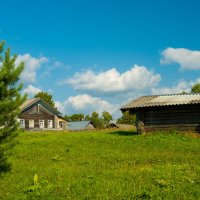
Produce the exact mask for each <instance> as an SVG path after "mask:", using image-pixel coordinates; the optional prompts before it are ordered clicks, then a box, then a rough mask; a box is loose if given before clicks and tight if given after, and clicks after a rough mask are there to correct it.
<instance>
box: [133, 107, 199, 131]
mask: <svg viewBox="0 0 200 200" xmlns="http://www.w3.org/2000/svg"><path fill="white" fill-rule="evenodd" d="M134 112H136V116H137V130H138V132H139V133H142V132H149V131H156V130H166V129H176V130H182V131H187V130H191V131H200V105H179V106H178V105H177V106H160V107H148V108H142V109H138V110H137V111H134Z"/></svg>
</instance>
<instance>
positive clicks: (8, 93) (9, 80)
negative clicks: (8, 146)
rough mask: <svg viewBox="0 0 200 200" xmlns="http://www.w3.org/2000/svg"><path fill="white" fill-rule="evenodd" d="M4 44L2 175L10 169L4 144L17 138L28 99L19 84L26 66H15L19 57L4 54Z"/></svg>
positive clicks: (0, 132)
mask: <svg viewBox="0 0 200 200" xmlns="http://www.w3.org/2000/svg"><path fill="white" fill-rule="evenodd" d="M4 44H5V42H1V43H0V55H1V56H0V173H1V172H3V171H5V170H7V169H8V166H9V165H8V163H7V162H6V158H5V155H4V154H5V148H4V147H5V145H4V143H5V142H11V138H13V137H14V136H16V134H17V130H18V125H19V123H18V122H17V116H18V114H19V113H20V106H21V105H22V103H23V102H24V101H25V99H26V96H25V95H24V96H22V95H21V94H20V90H21V89H22V84H21V83H19V77H20V75H21V73H22V71H23V69H24V64H23V63H20V64H19V65H18V66H16V65H15V61H16V58H17V56H16V55H14V56H11V55H10V49H7V50H6V51H5V54H3V52H4V49H3V47H4Z"/></svg>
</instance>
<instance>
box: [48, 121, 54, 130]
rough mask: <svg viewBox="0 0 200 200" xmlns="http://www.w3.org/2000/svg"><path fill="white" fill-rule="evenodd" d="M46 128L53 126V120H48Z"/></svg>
mask: <svg viewBox="0 0 200 200" xmlns="http://www.w3.org/2000/svg"><path fill="white" fill-rule="evenodd" d="M48 128H53V121H52V120H48Z"/></svg>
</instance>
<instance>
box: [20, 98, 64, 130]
mask: <svg viewBox="0 0 200 200" xmlns="http://www.w3.org/2000/svg"><path fill="white" fill-rule="evenodd" d="M20 110H21V113H20V115H19V116H18V118H19V122H20V128H22V129H25V130H65V129H66V128H67V121H66V119H64V118H63V117H62V115H61V113H60V112H59V111H58V110H57V109H56V108H53V107H52V106H50V105H49V104H48V103H46V102H45V101H43V100H42V99H40V98H33V99H28V100H26V101H25V102H24V103H23V104H22V106H21V107H20Z"/></svg>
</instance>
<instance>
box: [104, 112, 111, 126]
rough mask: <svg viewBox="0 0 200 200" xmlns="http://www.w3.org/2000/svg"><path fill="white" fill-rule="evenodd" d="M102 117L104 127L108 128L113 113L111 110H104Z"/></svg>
mask: <svg viewBox="0 0 200 200" xmlns="http://www.w3.org/2000/svg"><path fill="white" fill-rule="evenodd" d="M102 119H103V123H104V127H105V128H107V127H108V126H109V124H110V121H111V120H112V115H111V114H110V113H109V112H107V111H104V112H102Z"/></svg>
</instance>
